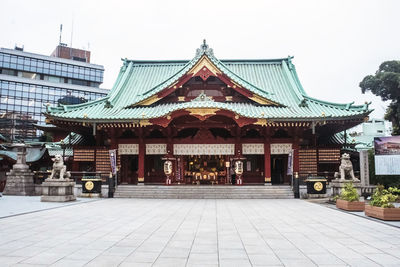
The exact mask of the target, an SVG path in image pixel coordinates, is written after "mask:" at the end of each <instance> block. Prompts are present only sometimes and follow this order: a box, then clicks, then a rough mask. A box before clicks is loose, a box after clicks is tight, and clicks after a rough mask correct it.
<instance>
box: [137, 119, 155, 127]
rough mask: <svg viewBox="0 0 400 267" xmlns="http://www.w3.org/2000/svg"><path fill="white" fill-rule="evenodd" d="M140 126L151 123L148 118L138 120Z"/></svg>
mask: <svg viewBox="0 0 400 267" xmlns="http://www.w3.org/2000/svg"><path fill="white" fill-rule="evenodd" d="M139 125H140V127H142V126H148V125H153V124H152V123H151V122H150V121H149V120H141V121H140V122H139Z"/></svg>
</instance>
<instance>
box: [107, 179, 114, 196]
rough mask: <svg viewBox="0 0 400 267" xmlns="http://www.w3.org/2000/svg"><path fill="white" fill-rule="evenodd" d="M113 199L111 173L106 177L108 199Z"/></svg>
mask: <svg viewBox="0 0 400 267" xmlns="http://www.w3.org/2000/svg"><path fill="white" fill-rule="evenodd" d="M113 197H114V177H113V175H112V173H110V176H109V177H108V198H113Z"/></svg>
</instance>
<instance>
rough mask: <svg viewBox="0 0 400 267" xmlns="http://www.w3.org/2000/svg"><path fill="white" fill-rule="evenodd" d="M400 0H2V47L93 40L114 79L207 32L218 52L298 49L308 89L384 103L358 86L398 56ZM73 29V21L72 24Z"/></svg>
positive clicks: (82, 44) (96, 58) (176, 54)
mask: <svg viewBox="0 0 400 267" xmlns="http://www.w3.org/2000/svg"><path fill="white" fill-rule="evenodd" d="M399 11H400V1H397V0H393V1H385V0H377V1H367V0H360V1H351V0H345V1H338V0H336V1H322V0H310V1H305V0H302V1H283V0H279V1H278V0H276V1H252V0H247V1H243V0H240V1H233V0H226V1H221V0H219V1H217V0H211V1H210V0H201V1H189V0H186V1H184V0H182V1H172V0H168V1H151V0H146V1H117V0H114V1H99V0H97V1H72V0H68V1H56V0H48V1H29V0H25V1H22V0H18V1H16V0H6V1H5V0H2V1H1V2H0V25H1V26H0V36H1V37H0V47H5V48H14V46H15V44H18V45H24V47H25V51H27V52H33V53H40V54H46V55H50V53H51V52H52V51H53V50H54V48H55V47H56V45H57V44H58V40H59V28H60V24H63V34H62V42H65V43H67V44H68V45H70V44H71V36H72V46H73V47H76V48H85V49H89V50H90V51H91V52H92V63H96V64H100V65H104V67H105V74H104V83H103V85H102V87H103V88H108V89H109V88H111V87H112V85H113V83H114V81H115V79H116V77H117V74H118V72H119V68H120V66H121V64H122V63H121V58H129V59H188V60H189V59H192V58H193V57H194V55H195V50H196V48H198V47H199V46H200V44H201V42H202V40H203V39H204V38H205V39H207V43H208V44H209V45H210V47H211V48H213V49H214V54H215V56H216V57H217V58H219V59H257V58H264V59H265V58H282V57H287V56H288V55H291V56H294V59H293V63H294V64H295V66H296V69H297V72H298V74H299V77H300V81H301V82H302V84H303V87H304V88H305V90H306V92H307V93H308V94H309V95H310V96H312V97H316V98H319V99H322V100H327V101H331V102H338V103H348V102H352V101H355V104H363V103H364V102H365V101H372V106H371V107H372V108H374V109H375V111H374V113H373V114H372V115H371V117H376V118H382V117H383V114H384V110H385V107H386V105H387V104H386V103H383V102H382V101H380V98H379V97H375V96H373V95H372V94H370V93H368V94H362V93H361V90H360V88H359V86H358V84H359V82H360V81H361V80H362V79H363V77H364V76H366V75H368V74H373V73H374V72H375V71H376V70H377V69H378V66H379V65H380V63H382V62H383V61H385V60H394V59H396V60H399V52H400V49H399V48H400V33H399V21H398V16H399ZM72 29H73V31H72Z"/></svg>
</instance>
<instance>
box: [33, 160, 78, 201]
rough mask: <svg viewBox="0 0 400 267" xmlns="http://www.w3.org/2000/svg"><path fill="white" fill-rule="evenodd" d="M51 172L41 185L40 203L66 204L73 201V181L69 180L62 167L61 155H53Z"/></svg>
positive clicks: (68, 175) (68, 173)
mask: <svg viewBox="0 0 400 267" xmlns="http://www.w3.org/2000/svg"><path fill="white" fill-rule="evenodd" d="M53 161H54V163H53V170H52V171H51V174H50V177H49V178H47V179H46V180H45V181H44V182H43V183H42V196H41V198H40V201H46V202H66V201H74V200H76V197H75V195H74V187H75V182H74V180H72V179H70V177H71V174H70V172H68V171H67V167H66V166H65V165H64V160H63V158H62V156H61V155H55V157H54V159H53Z"/></svg>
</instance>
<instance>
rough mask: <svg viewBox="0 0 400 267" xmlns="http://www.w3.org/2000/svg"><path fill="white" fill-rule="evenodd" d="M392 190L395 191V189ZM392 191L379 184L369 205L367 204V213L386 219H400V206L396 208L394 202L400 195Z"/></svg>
mask: <svg viewBox="0 0 400 267" xmlns="http://www.w3.org/2000/svg"><path fill="white" fill-rule="evenodd" d="M390 191H392V192H393V189H392V190H390ZM390 191H389V190H386V189H385V188H384V187H383V185H379V186H378V187H377V189H376V191H375V193H374V194H373V195H372V198H371V201H370V202H369V205H365V215H367V216H370V217H374V218H378V219H381V220H385V221H400V208H395V207H394V205H393V204H392V202H395V201H396V199H397V198H398V196H397V195H394V194H392V193H391V192H390Z"/></svg>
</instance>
